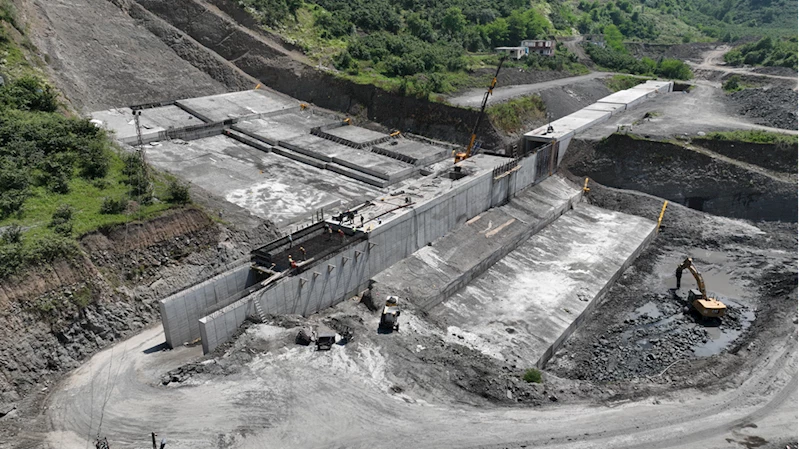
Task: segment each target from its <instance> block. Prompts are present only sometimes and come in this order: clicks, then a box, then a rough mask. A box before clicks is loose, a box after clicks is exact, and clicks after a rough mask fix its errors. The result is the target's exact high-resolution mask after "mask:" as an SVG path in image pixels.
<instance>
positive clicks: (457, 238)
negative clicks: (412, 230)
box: [374, 176, 582, 311]
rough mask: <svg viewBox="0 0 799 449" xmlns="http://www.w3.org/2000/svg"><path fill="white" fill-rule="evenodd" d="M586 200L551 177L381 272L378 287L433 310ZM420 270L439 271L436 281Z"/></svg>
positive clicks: (571, 188)
mask: <svg viewBox="0 0 799 449" xmlns="http://www.w3.org/2000/svg"><path fill="white" fill-rule="evenodd" d="M581 198H582V190H581V189H580V188H579V187H578V186H575V185H573V184H571V183H569V182H568V181H566V180H565V179H563V178H560V177H556V176H553V177H551V178H548V179H546V180H544V181H542V182H541V183H539V184H536V185H535V186H532V187H530V188H528V189H526V190H524V191H522V192H521V193H519V194H518V195H517V196H516V197H515V198H513V199H512V200H511V201H510V203H508V204H506V205H504V206H501V207H497V208H493V209H490V210H488V211H486V212H484V213H483V214H481V215H478V216H477V217H474V218H472V219H471V220H469V221H468V222H466V223H465V224H464V225H463V226H461V227H459V228H457V229H455V230H453V231H451V232H449V233H448V234H447V235H445V236H444V237H442V238H440V239H438V240H436V241H434V242H433V244H432V245H431V246H426V247H424V248H422V249H420V250H419V251H417V252H416V253H414V254H413V255H412V256H410V257H408V258H406V259H404V260H402V261H401V262H399V263H397V264H395V265H394V266H392V267H391V268H389V269H388V270H385V271H383V272H382V273H380V274H378V275H377V276H375V277H374V280H375V281H376V283H377V286H379V287H377V288H383V287H385V288H386V289H387V290H388V292H387V293H385V294H386V295H387V294H398V295H399V296H401V297H409V298H413V299H412V300H413V302H414V303H415V304H416V305H417V306H418V307H419V308H421V309H422V310H425V311H429V310H432V309H433V308H434V307H436V306H437V305H438V304H440V303H441V302H442V301H444V300H445V299H446V298H448V297H449V296H451V295H452V294H454V293H455V292H457V291H458V290H459V289H461V288H463V287H464V286H466V285H468V284H469V282H471V281H472V280H473V279H474V278H476V277H478V276H479V275H481V274H482V273H484V272H485V271H486V270H488V269H489V268H491V266H492V265H493V264H494V263H496V262H497V261H499V260H500V259H502V258H503V257H505V256H506V255H507V254H508V253H510V252H511V251H513V250H514V249H516V248H517V247H518V246H519V245H520V244H521V243H522V242H524V241H525V240H527V239H528V238H530V236H532V235H534V234H535V233H537V232H539V231H541V230H542V229H544V228H545V227H546V226H548V225H549V224H550V223H552V222H553V221H555V220H556V219H557V218H558V217H560V216H561V215H562V214H564V213H566V212H567V211H568V210H570V209H571V208H572V206H573V205H574V204H576V203H577V202H579V201H580V199H581ZM465 255H469V256H468V257H466V256H465ZM418 273H431V274H432V273H434V274H435V279H434V280H431V281H430V282H425V281H421V282H420V281H419V279H417V275H418ZM397 290H399V291H397ZM391 292H396V293H391ZM380 294H381V295H383V293H380Z"/></svg>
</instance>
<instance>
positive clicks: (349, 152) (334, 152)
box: [280, 134, 415, 182]
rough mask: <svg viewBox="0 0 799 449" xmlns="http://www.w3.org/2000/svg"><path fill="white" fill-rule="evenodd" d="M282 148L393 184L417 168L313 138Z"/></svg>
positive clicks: (286, 143) (300, 138) (294, 140)
mask: <svg viewBox="0 0 799 449" xmlns="http://www.w3.org/2000/svg"><path fill="white" fill-rule="evenodd" d="M280 144H281V145H282V146H285V147H286V148H290V149H292V150H294V151H297V152H300V153H302V154H305V155H307V156H311V157H314V158H316V159H319V160H321V161H325V162H334V163H337V164H340V165H343V166H345V167H348V168H351V169H353V170H358V171H361V172H363V173H366V174H368V175H371V176H375V177H378V178H381V179H385V180H388V181H391V182H396V181H400V180H402V179H404V178H407V177H408V176H410V175H412V174H413V172H414V171H415V168H414V167H413V165H411V164H408V163H406V162H402V161H399V160H396V159H392V158H389V157H386V156H381V155H379V154H376V153H372V152H371V151H369V150H358V149H355V148H352V147H348V146H346V145H342V144H339V143H336V142H331V141H330V140H327V139H324V138H321V137H317V136H313V135H310V134H309V135H304V136H298V137H294V138H291V139H288V140H281V141H280Z"/></svg>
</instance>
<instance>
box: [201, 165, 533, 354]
mask: <svg viewBox="0 0 799 449" xmlns="http://www.w3.org/2000/svg"><path fill="white" fill-rule="evenodd" d="M535 159H536V158H535V157H534V156H531V157H527V158H524V159H521V160H520V161H519V163H518V165H519V167H518V169H516V170H515V171H513V172H511V173H510V174H507V175H505V176H501V177H499V179H495V177H494V174H493V173H491V172H487V173H483V174H480V175H475V176H474V178H473V179H469V180H467V181H466V182H464V183H463V184H461V185H459V186H458V187H456V188H453V189H452V190H450V191H448V192H446V193H444V194H442V195H440V196H438V197H436V198H434V199H432V200H430V201H428V202H426V203H423V204H420V205H418V206H416V207H415V208H413V209H411V213H406V214H404V215H401V216H399V217H397V218H396V219H392V220H390V221H388V222H387V223H386V224H385V225H383V226H380V227H378V228H377V229H375V230H374V231H373V232H371V233H370V234H369V240H368V241H365V242H358V243H355V244H353V245H352V246H350V247H347V248H345V249H344V250H343V251H341V252H339V253H337V254H336V255H335V256H333V257H330V258H328V259H326V260H323V261H320V262H318V263H316V265H315V266H314V267H312V268H310V269H309V270H308V271H306V272H304V273H302V274H301V275H297V276H292V277H288V278H284V279H281V280H279V281H277V282H275V284H273V285H271V286H269V287H267V288H264V289H262V290H259V291H257V292H255V293H253V294H251V295H250V296H247V297H246V298H243V299H241V300H239V301H238V302H236V303H235V304H231V305H230V306H228V307H225V308H224V309H221V310H219V311H218V312H216V313H213V314H211V315H209V316H206V317H204V318H203V319H201V320H199V329H200V334H201V335H203V341H202V344H203V351H204V352H206V353H207V352H210V351H213V350H214V349H215V348H216V347H217V346H218V345H220V344H222V343H224V342H225V341H226V340H227V339H228V338H230V336H232V335H234V334H235V333H236V331H237V329H238V327H239V326H241V324H242V323H243V322H244V320H245V319H246V318H247V316H248V314H249V315H252V314H253V312H254V311H255V310H256V309H255V302H258V307H260V308H261V310H262V311H263V312H264V313H265V314H270V315H272V314H274V315H284V314H300V315H304V316H307V315H311V314H313V313H316V312H318V311H320V310H323V309H325V308H328V307H331V306H333V305H335V304H336V303H338V302H340V301H342V300H344V299H346V298H348V297H350V296H353V295H355V294H358V293H359V292H360V291H363V290H364V289H365V288H366V287H367V286H368V282H369V279H370V278H372V277H373V276H375V275H376V274H378V273H380V272H381V271H383V270H385V269H386V268H388V267H390V266H392V265H394V264H395V263H397V262H399V261H400V260H402V259H404V258H406V257H408V256H409V255H411V254H413V253H414V252H415V251H417V250H418V249H419V248H421V247H422V246H424V245H427V244H428V243H430V242H432V241H434V240H436V239H438V238H440V237H442V236H444V235H445V234H447V233H448V232H450V231H451V230H453V229H455V228H457V227H458V226H460V225H461V224H463V223H464V222H466V220H468V219H470V218H472V217H474V216H476V215H478V214H480V213H482V212H484V211H486V210H488V209H490V208H491V207H495V206H499V205H501V204H504V203H505V202H506V201H508V199H509V198H510V197H512V196H513V195H514V194H515V193H516V192H518V191H519V190H521V189H523V188H526V187H528V186H529V185H530V184H529V183H531V182H532V179H533V173H534V171H535ZM520 179H522V180H524V181H523V182H519V180H520ZM528 181H529V182H528ZM387 220H388V218H387ZM487 263H488V264H489V265H486V266H490V263H491V262H487ZM483 270H485V268H483ZM242 311H246V313H243V312H242Z"/></svg>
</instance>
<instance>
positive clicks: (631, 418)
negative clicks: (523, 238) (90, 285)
mask: <svg viewBox="0 0 799 449" xmlns="http://www.w3.org/2000/svg"><path fill="white" fill-rule="evenodd" d="M411 319H412V318H411ZM789 319H790V318H789ZM281 331H283V332H285V331H284V330H281V329H280V328H274V327H270V326H264V325H258V326H255V327H253V328H251V329H250V330H249V331H248V333H252V334H253V335H255V336H257V337H258V338H261V339H263V340H265V341H273V342H274V341H276V340H281V339H282V340H285V336H282V337H281V334H280V333H281ZM162 342H163V334H162V331H161V329H160V327H155V328H151V329H149V330H147V331H145V332H143V333H141V334H139V335H137V336H135V337H133V338H131V339H129V340H127V341H124V342H121V343H119V344H117V345H116V346H115V347H113V348H110V349H107V350H105V351H103V352H101V353H98V354H97V355H95V356H94V357H93V358H92V359H91V360H90V361H89V362H88V363H86V364H85V365H83V366H82V367H81V368H80V369H78V370H77V371H75V372H74V373H72V375H70V376H69V377H67V378H66V379H65V380H64V381H63V382H62V383H61V384H60V386H59V388H57V389H55V391H54V393H53V394H52V395H51V397H50V398H49V407H48V409H47V411H46V418H47V421H48V422H49V425H50V426H51V428H52V431H51V432H49V433H47V434H46V435H40V434H35V433H28V434H24V435H21V436H20V440H19V441H17V442H15V443H17V445H16V447H41V445H40V443H38V441H40V440H41V438H42V437H44V439H45V440H46V442H47V443H46V444H47V447H52V448H84V447H85V446H86V441H87V439H91V438H94V436H95V435H96V434H97V433H98V430H99V433H100V434H101V435H103V436H107V437H108V438H109V441H110V442H112V445H113V447H115V448H134V447H143V446H145V445H147V442H148V439H149V434H150V432H151V431H157V432H159V433H160V434H162V435H164V436H166V437H167V439H168V441H169V445H170V447H173V448H175V447H177V448H216V447H243V448H249V447H252V448H255V447H332V446H335V447H342V446H344V447H473V446H480V447H497V448H498V447H524V446H528V447H530V446H535V447H538V446H542V445H546V446H547V447H554V448H565V447H570V448H573V447H581V448H607V447H615V448H644V447H646V448H666V447H683V448H690V447H695V448H721V447H729V444H730V442H731V441H739V440H740V441H747V439H748V438H759V437H766V438H768V439H769V441H780V440H783V441H789V440H791V439H793V438H795V436H796V420H797V411H796V402H797V377H796V369H797V364H796V362H797V360H796V342H795V339H793V338H789V339H785V340H784V341H779V342H775V345H774V346H773V347H772V348H770V350H769V351H770V354H771V355H770V356H769V357H768V358H766V359H765V360H763V362H762V363H761V364H759V365H758V366H757V367H756V368H755V369H754V370H753V371H752V372H748V373H743V374H742V375H741V377H740V380H741V381H742V384H741V385H740V386H739V387H738V388H736V389H729V390H725V391H724V392H722V393H720V394H718V395H716V396H712V397H703V395H702V394H701V393H699V392H695V391H692V390H686V391H682V392H679V393H675V394H673V395H671V396H668V397H662V398H658V399H657V400H654V399H653V398H649V399H645V400H641V401H639V402H623V403H609V404H605V405H604V406H595V405H593V406H592V405H589V404H585V405H567V406H557V405H555V404H553V405H550V406H545V407H540V408H537V409H523V408H522V409H520V408H511V407H491V408H474V407H470V406H463V405H457V404H447V403H442V404H434V403H427V402H424V401H420V400H415V399H413V398H411V397H409V396H407V395H404V394H392V393H391V392H390V391H389V390H388V388H387V387H388V385H390V382H388V381H387V378H386V369H385V368H386V360H385V359H384V358H383V357H382V356H381V354H380V351H379V350H378V348H376V347H374V346H371V345H369V344H365V343H362V344H361V345H360V346H358V348H357V350H353V349H352V348H351V346H343V347H341V346H336V347H334V348H333V350H332V351H331V352H329V353H316V352H314V351H313V349H312V348H308V347H301V346H294V345H290V346H289V347H282V348H281V347H275V348H273V350H271V351H268V352H266V353H265V354H262V355H258V356H256V357H255V358H254V359H253V360H252V361H251V362H250V363H249V364H248V365H247V366H245V367H242V370H241V372H239V373H236V374H233V375H230V376H226V377H224V378H214V379H213V380H210V381H202V380H200V381H197V382H193V381H189V382H187V383H190V385H186V384H184V386H180V387H177V388H172V387H164V386H161V385H160V382H159V381H160V376H161V374H163V373H164V372H166V371H168V370H170V369H172V368H175V367H177V366H179V365H181V364H183V363H185V362H188V361H190V360H192V359H195V358H196V357H198V356H199V355H200V350H199V348H198V347H195V348H178V349H175V350H173V351H159V350H158V349H159V345H160V344H161V343H162ZM238 350H239V349H237V351H238ZM229 353H232V351H229ZM226 356H227V355H226ZM226 356H223V357H226ZM386 423H390V427H391V429H390V431H389V432H388V433H387V432H386V430H387V429H386ZM92 441H93V440H92ZM0 446H2V445H1V444H0Z"/></svg>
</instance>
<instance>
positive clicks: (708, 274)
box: [652, 250, 748, 302]
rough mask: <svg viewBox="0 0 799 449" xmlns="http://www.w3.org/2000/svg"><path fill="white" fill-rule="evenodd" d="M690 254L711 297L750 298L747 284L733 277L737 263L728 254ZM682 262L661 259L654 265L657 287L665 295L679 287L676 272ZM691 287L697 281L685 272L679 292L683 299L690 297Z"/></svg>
mask: <svg viewBox="0 0 799 449" xmlns="http://www.w3.org/2000/svg"><path fill="white" fill-rule="evenodd" d="M689 255H690V256H691V257H692V258H693V259H694V263H696V265H697V268H698V269H699V273H701V274H702V278H703V279H704V280H705V286H706V288H707V292H708V295H709V296H712V297H715V298H717V299H719V300H721V301H722V302H723V301H724V300H725V299H727V298H746V297H747V296H748V293H747V291H746V290H745V289H744V288H743V286H742V284H744V285H745V283H746V281H743V280H741V279H738V278H737V277H736V276H735V275H734V274H733V270H734V268H735V265H734V264H735V262H734V261H731V260H730V259H729V257H728V256H727V255H726V254H724V253H722V252H717V251H707V250H693V251H692V252H691V254H689ZM680 262H682V259H680V260H677V259H674V258H661V260H659V261H658V263H657V264H656V265H655V267H654V270H653V273H652V275H653V276H655V277H656V279H657V284H656V285H659V286H660V289H661V290H662V291H663V292H664V293H665V292H668V290H669V289H673V288H674V287H676V286H677V278H676V276H675V271H676V270H677V265H679V264H680ZM692 288H696V281H695V280H694V278H693V276H691V274H690V273H688V272H687V271H683V275H682V283H681V285H680V290H679V291H678V293H679V294H680V296H683V297H687V295H688V290H689V289H692Z"/></svg>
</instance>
